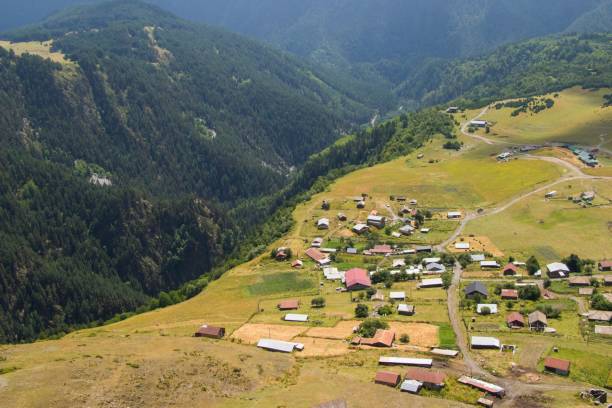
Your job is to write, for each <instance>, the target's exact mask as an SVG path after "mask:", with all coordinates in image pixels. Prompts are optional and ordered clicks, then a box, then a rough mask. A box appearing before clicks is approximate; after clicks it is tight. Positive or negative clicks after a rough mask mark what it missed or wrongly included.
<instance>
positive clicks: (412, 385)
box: [400, 380, 423, 394]
mask: <svg viewBox="0 0 612 408" xmlns="http://www.w3.org/2000/svg"><path fill="white" fill-rule="evenodd" d="M422 386H423V383H420V382H418V381H414V380H405V381H404V382H403V383H402V385H401V386H400V390H402V391H404V392H409V393H412V394H418V393H419V391H420V390H421V387H422Z"/></svg>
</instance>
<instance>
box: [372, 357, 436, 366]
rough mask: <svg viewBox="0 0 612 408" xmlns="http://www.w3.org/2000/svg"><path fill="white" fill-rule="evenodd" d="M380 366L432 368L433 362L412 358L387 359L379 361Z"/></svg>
mask: <svg viewBox="0 0 612 408" xmlns="http://www.w3.org/2000/svg"><path fill="white" fill-rule="evenodd" d="M378 364H385V365H409V366H417V367H431V365H432V364H433V360H432V359H430V358H410V357H385V356H382V357H380V358H379V359H378Z"/></svg>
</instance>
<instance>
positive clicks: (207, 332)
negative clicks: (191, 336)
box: [195, 324, 225, 339]
mask: <svg viewBox="0 0 612 408" xmlns="http://www.w3.org/2000/svg"><path fill="white" fill-rule="evenodd" d="M223 336H225V328H224V327H215V326H209V325H207V324H204V325H202V326H200V328H199V329H198V331H196V332H195V337H208V338H211V339H220V338H222V337H223Z"/></svg>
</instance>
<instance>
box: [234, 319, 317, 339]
mask: <svg viewBox="0 0 612 408" xmlns="http://www.w3.org/2000/svg"><path fill="white" fill-rule="evenodd" d="M306 330H308V327H306V326H291V325H280V324H254V323H247V324H245V325H243V326H241V327H240V328H239V329H238V330H236V331H234V333H232V339H236V340H238V341H240V342H242V343H247V344H256V343H257V342H258V341H259V339H262V338H264V339H274V340H284V341H290V340H291V339H293V338H294V337H295V336H297V335H299V334H301V333H304V332H305V331H306Z"/></svg>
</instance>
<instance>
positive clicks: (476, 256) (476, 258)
mask: <svg viewBox="0 0 612 408" xmlns="http://www.w3.org/2000/svg"><path fill="white" fill-rule="evenodd" d="M484 260H485V256H484V254H471V255H470V261H472V262H481V261H484Z"/></svg>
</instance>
